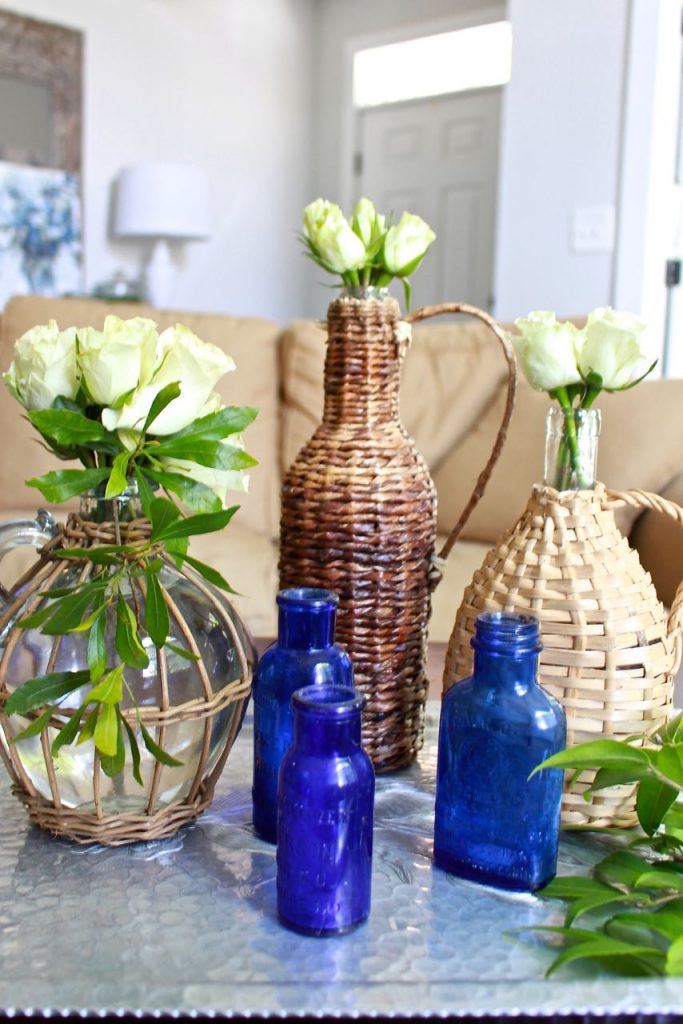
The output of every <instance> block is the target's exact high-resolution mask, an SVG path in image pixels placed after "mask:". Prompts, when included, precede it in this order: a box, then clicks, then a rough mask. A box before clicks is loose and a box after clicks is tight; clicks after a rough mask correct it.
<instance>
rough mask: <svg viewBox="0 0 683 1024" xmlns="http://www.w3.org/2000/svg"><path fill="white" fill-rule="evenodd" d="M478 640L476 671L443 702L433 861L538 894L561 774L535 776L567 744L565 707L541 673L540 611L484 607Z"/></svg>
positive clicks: (552, 840)
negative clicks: (549, 690) (514, 611)
mask: <svg viewBox="0 0 683 1024" xmlns="http://www.w3.org/2000/svg"><path fill="white" fill-rule="evenodd" d="M472 646H473V648H474V675H472V676H471V677H470V678H469V679H465V680H463V681H462V682H461V683H457V684H456V685H455V686H452V687H451V688H450V690H449V691H448V692H447V693H446V695H445V697H444V699H443V704H442V706H441V721H440V725H439V754H438V764H437V782H436V811H435V820H434V859H435V861H436V863H437V864H438V865H439V866H440V867H443V868H445V869H446V870H447V871H450V872H451V873H452V874H455V875H459V876H460V877H462V878H469V879H472V880H474V881H476V882H482V883H484V884H486V885H494V886H497V887H499V888H502V889H515V890H519V891H525V892H533V891H535V890H536V889H540V888H542V887H543V886H544V885H547V883H548V882H549V881H550V880H551V878H553V876H554V875H555V871H556V867H557V846H558V836H559V827H560V802H561V799H562V771H560V770H559V769H546V770H545V771H542V772H539V774H538V775H534V777H533V778H532V779H529V774H530V773H531V772H532V771H533V769H534V768H535V767H536V766H537V765H539V764H540V763H541V761H543V760H545V758H546V757H550V755H551V754H556V753H557V752H558V751H560V750H562V749H564V745H565V741H566V719H565V714H564V711H563V709H562V707H561V706H560V704H559V703H558V702H557V701H556V700H554V698H552V697H551V696H550V695H549V694H548V693H546V692H545V690H543V689H541V687H540V686H539V685H538V682H537V680H536V670H537V664H538V654H539V652H540V650H541V643H540V630H539V625H538V621H537V620H536V619H535V618H533V617H532V616H530V615H516V614H512V613H507V612H485V613H484V614H482V615H480V616H479V617H478V619H477V621H476V623H475V636H474V639H473V640H472Z"/></svg>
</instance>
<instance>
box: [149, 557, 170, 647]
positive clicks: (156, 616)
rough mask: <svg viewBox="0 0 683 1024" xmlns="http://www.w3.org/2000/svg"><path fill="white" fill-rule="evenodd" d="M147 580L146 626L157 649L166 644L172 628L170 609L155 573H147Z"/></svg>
mask: <svg viewBox="0 0 683 1024" xmlns="http://www.w3.org/2000/svg"><path fill="white" fill-rule="evenodd" d="M145 576H146V579H147V597H146V600H145V625H146V627H147V632H148V633H149V635H150V637H151V638H152V642H153V643H154V644H155V645H156V646H157V647H163V645H164V644H165V643H166V637H167V636H168V630H169V627H170V622H169V617H168V608H167V607H166V602H165V601H164V595H163V593H162V590H161V587H160V586H159V581H158V579H157V578H156V575H155V574H154V573H153V572H149V571H148V572H146V573H145Z"/></svg>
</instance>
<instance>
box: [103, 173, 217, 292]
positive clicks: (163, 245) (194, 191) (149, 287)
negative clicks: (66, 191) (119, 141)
mask: <svg viewBox="0 0 683 1024" xmlns="http://www.w3.org/2000/svg"><path fill="white" fill-rule="evenodd" d="M114 233H115V234H116V235H119V236H120V237H122V238H153V239H154V246H153V249H152V255H151V257H150V260H149V262H148V263H147V266H146V267H145V273H144V279H145V298H146V299H147V300H148V302H150V303H151V304H152V305H153V306H158V307H165V306H168V305H169V304H170V302H171V300H172V297H173V292H174V285H175V281H176V278H177V269H176V266H175V264H174V261H173V258H172V256H171V250H170V248H169V244H168V242H169V239H177V240H180V239H182V240H188V239H200V238H207V237H208V235H209V204H208V188H207V181H206V175H205V173H204V171H202V170H200V169H199V168H198V167H192V166H190V165H188V164H178V163H167V162H165V161H148V162H146V163H141V164H136V165H135V166H133V167H127V168H125V170H123V171H122V172H121V174H120V176H119V181H118V190H117V197H116V216H115V220H114Z"/></svg>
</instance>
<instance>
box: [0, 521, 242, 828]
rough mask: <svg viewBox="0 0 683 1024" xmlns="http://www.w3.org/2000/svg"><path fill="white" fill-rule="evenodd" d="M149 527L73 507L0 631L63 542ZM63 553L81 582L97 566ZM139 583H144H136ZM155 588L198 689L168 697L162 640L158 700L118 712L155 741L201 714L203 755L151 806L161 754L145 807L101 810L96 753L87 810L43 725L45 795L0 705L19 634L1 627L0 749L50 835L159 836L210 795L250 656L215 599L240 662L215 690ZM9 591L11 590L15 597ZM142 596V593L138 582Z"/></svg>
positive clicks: (17, 590)
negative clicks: (225, 721) (69, 792)
mask: <svg viewBox="0 0 683 1024" xmlns="http://www.w3.org/2000/svg"><path fill="white" fill-rule="evenodd" d="M150 531H151V528H150V524H149V521H148V520H146V519H136V520H134V521H133V522H130V523H123V524H118V523H117V524H114V523H93V522H89V521H87V520H84V519H81V517H80V516H78V515H76V514H71V515H70V516H69V519H68V521H67V523H66V525H61V524H60V526H59V531H58V533H57V536H56V537H55V538H54V540H52V541H50V542H49V543H48V544H46V545H45V547H44V548H43V549H42V551H41V554H40V558H39V559H38V560H37V561H36V564H35V566H34V567H33V568H32V569H31V570H30V571H29V572H28V573H27V574H26V575H25V576H24V577H22V579H21V580H19V581H18V583H17V584H15V586H14V588H13V591H12V592H11V593H10V595H9V600H8V603H7V605H6V607H5V608H4V610H3V613H2V616H0V631H2V630H3V629H4V628H5V626H6V625H7V624H8V623H9V622H11V621H12V619H13V618H14V617H15V616H16V615H17V612H18V610H19V609H21V611H22V614H29V613H31V612H32V611H35V610H36V608H37V607H38V605H39V603H40V602H41V600H42V596H41V595H42V594H43V593H44V592H45V590H47V589H49V587H50V586H51V585H53V584H54V582H55V581H56V580H57V578H58V577H59V575H60V574H61V573H63V571H64V568H65V561H64V559H63V558H61V557H58V556H57V552H58V551H61V550H63V549H64V548H72V547H90V546H97V545H102V544H113V543H117V541H122V542H123V543H124V544H128V545H130V546H132V547H133V548H134V547H135V546H136V545H146V544H147V542H148V540H149V536H150ZM69 561H75V562H76V563H77V564H78V565H79V567H81V572H80V574H79V579H80V580H81V582H86V581H87V580H88V579H89V578H90V576H91V575H92V573H93V572H94V571H95V566H94V565H93V563H92V562H91V561H89V560H88V559H84V558H80V559H79V558H74V559H69ZM188 576H189V577H190V578H191V580H192V583H193V584H194V585H195V586H196V587H198V588H199V589H200V590H202V591H203V592H204V593H205V594H206V595H207V596H209V597H211V594H210V591H208V590H207V588H206V586H205V584H204V583H203V581H202V580H201V579H200V578H199V577H197V576H196V574H194V573H192V572H188ZM140 586H141V587H142V584H141V583H140ZM161 591H162V594H163V596H164V600H165V601H166V604H167V607H168V611H169V616H170V619H171V622H172V623H175V626H177V629H178V631H179V634H180V636H182V638H183V639H184V641H185V643H186V645H187V647H188V649H189V651H190V652H191V653H192V654H193V655H194V656H195V660H194V661H193V662H192V664H193V665H194V669H195V672H196V677H197V682H196V693H197V696H196V697H195V698H193V699H191V700H188V701H186V702H184V703H183V704H178V705H174V704H172V703H171V702H170V699H169V690H168V683H167V673H166V656H165V651H164V649H163V648H157V664H158V666H159V672H158V679H159V704H158V706H156V707H155V706H150V705H148V704H146V705H145V706H144V707H141V708H140V709H139V711H136V710H135V709H133V708H127V709H124V710H123V712H122V713H123V716H124V718H125V719H126V720H127V721H128V723H129V724H130V725H131V727H132V728H135V726H136V724H137V722H138V718H141V719H142V721H143V722H144V724H145V726H146V728H148V729H152V728H155V729H156V730H157V733H156V738H157V741H158V743H159V744H160V746H162V747H163V745H164V734H165V730H166V729H167V728H168V727H169V726H171V725H174V724H176V723H178V722H182V721H187V720H189V719H195V720H196V719H199V720H201V721H203V722H204V737H203V743H202V752H201V756H200V758H199V762H198V765H197V769H196V772H195V776H194V779H193V781H192V783H191V785H190V789H189V792H188V795H187V797H186V798H184V799H179V800H176V801H173V802H172V803H170V804H167V805H166V806H162V807H159V806H157V793H158V788H159V783H160V773H161V765H160V764H159V762H156V764H155V767H154V771H153V772H152V775H151V779H150V780H149V784H148V786H147V789H146V791H145V792H144V793H143V792H142V791H141V794H142V795H141V799H140V806H141V807H144V808H145V810H144V813H140V812H139V811H137V812H132V811H131V812H125V813H121V814H116V815H114V814H107V813H105V812H104V811H103V808H102V804H101V801H100V795H99V790H100V771H101V768H100V764H99V758H98V757H97V756H96V757H95V759H94V766H93V808H94V809H93V810H87V809H80V808H74V807H70V806H67V805H65V804H64V803H63V802H62V799H61V796H60V792H59V772H58V771H56V768H55V763H54V761H53V759H52V753H51V750H50V744H49V742H47V733H43V736H44V737H45V741H44V742H43V743H42V751H43V757H44V759H45V766H46V770H47V774H48V777H49V780H50V790H51V799H48V798H47V797H45V796H44V795H43V794H41V793H40V792H38V790H37V789H36V787H35V785H34V784H33V782H32V781H31V778H30V776H29V773H28V772H27V771H26V768H25V767H24V765H23V763H22V760H21V744H17V743H13V742H12V735H13V730H12V727H11V726H10V722H9V719H8V716H7V715H6V714H5V713H4V711H3V710H2V708H3V706H4V703H5V701H6V700H7V697H8V696H9V691H8V688H7V683H6V676H7V672H8V667H9V664H10V661H11V658H12V652H13V651H14V648H15V646H16V644H17V643H18V641H19V639H20V637H21V635H22V630H21V629H20V628H18V627H17V626H16V625H15V626H13V627H12V628H11V629H10V631H9V633H8V635H7V640H6V643H5V647H4V650H3V653H2V657H1V658H0V727H1V729H2V735H1V736H0V757H2V760H3V761H4V763H5V767H6V768H7V771H8V773H9V775H10V777H11V779H12V791H13V792H14V794H15V795H16V796H17V798H18V799H19V800H21V802H22V803H23V804H24V805H25V807H26V808H27V810H28V813H29V816H30V818H31V820H32V821H34V822H35V823H36V824H37V825H39V826H40V827H41V828H44V829H47V830H48V831H50V832H52V833H54V834H55V835H61V836H65V837H67V838H69V839H72V840H75V841H76V842H78V843H83V844H87V843H101V844H104V845H107V846H118V845H122V844H124V843H132V842H137V841H140V840H152V839H162V838H164V837H167V836H170V835H173V833H174V832H176V831H177V830H178V829H179V828H180V827H181V825H185V824H187V823H188V822H190V821H192V820H193V819H194V818H196V817H197V816H198V815H199V814H201V813H202V811H204V810H205V809H206V807H208V805H209V804H210V802H211V799H212V797H213V791H214V788H215V786H216V782H217V781H218V778H219V776H220V774H221V772H222V770H223V767H224V765H225V761H226V759H227V757H228V754H229V753H230V749H231V747H232V744H233V742H234V740H235V737H236V735H237V732H238V730H239V726H240V724H241V721H242V717H243V712H244V710H245V708H246V704H247V701H248V700H249V695H250V692H251V667H250V662H249V659H248V657H247V652H246V651H245V649H244V646H243V644H242V640H241V637H240V636H239V634H238V632H237V630H236V629H235V627H234V624H233V622H232V620H231V619H230V617H229V616H228V615H227V614H224V613H223V610H222V609H221V607H220V605H219V604H218V603H217V604H216V609H217V612H218V614H221V617H222V618H223V620H224V624H225V626H226V627H227V629H228V630H229V631H230V633H231V636H232V639H233V642H234V644H235V649H236V652H237V656H238V659H239V663H240V675H239V678H237V679H234V680H232V681H230V682H228V683H227V684H226V685H225V686H223V687H222V688H221V689H220V690H217V691H214V690H213V687H212V684H211V680H210V676H209V673H208V671H207V668H206V666H205V665H204V663H203V661H202V659H201V657H200V656H199V654H200V652H199V649H198V648H197V645H196V643H195V640H194V637H193V635H192V632H191V630H190V628H189V626H188V624H187V622H186V621H185V619H184V618H183V616H182V614H181V612H180V610H179V608H178V607H177V605H176V604H175V602H174V601H173V599H172V597H171V595H170V594H169V593H168V592H167V591H166V590H165V588H164V587H163V585H162V586H161ZM13 594H15V595H17V596H16V597H14V598H13ZM141 597H144V589H143V590H141ZM61 639H62V638H61V637H60V636H56V637H55V638H54V641H53V646H52V654H51V657H50V660H49V664H48V671H51V665H52V664H54V661H55V659H56V656H57V651H58V649H59V644H60V642H61ZM231 705H232V706H234V707H233V714H232V722H231V725H230V728H229V730H228V733H227V735H226V737H225V739H224V741H223V746H222V749H221V750H220V751H219V753H218V756H217V759H216V760H215V763H214V766H213V767H212V768H211V770H210V771H207V767H208V760H209V750H210V747H211V733H212V721H213V719H214V718H215V716H216V715H218V714H219V713H220V712H222V711H225V709H226V708H228V707H229V706H231ZM38 714H40V709H38V710H37V711H36V712H33V713H32V714H31V716H30V717H37V715H38ZM71 714H73V712H72V711H69V710H68V709H64V710H60V711H59V712H57V713H56V714H55V715H54V716H53V718H51V719H50V723H49V724H51V725H53V726H61V725H64V723H65V722H66V721H67V720H68V718H69V716H70V715H71Z"/></svg>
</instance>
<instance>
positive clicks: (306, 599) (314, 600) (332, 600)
mask: <svg viewBox="0 0 683 1024" xmlns="http://www.w3.org/2000/svg"><path fill="white" fill-rule="evenodd" d="M276 600H277V603H278V606H279V607H280V608H313V609H318V608H336V607H337V605H338V604H339V598H338V596H337V595H336V594H335V593H334V592H333V591H331V590H323V588H322V587H288V588H287V589H286V590H281V591H280V592H279V594H278V595H277V599H276Z"/></svg>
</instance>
